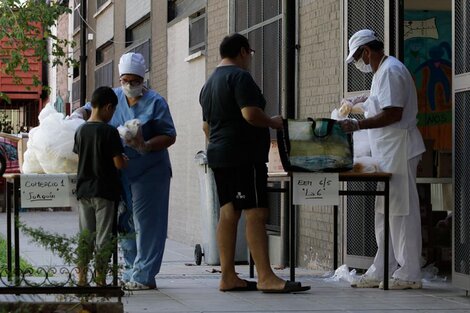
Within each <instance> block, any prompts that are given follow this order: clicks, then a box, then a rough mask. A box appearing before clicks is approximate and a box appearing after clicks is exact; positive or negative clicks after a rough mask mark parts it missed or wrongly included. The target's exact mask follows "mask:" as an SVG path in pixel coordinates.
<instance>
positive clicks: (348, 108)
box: [338, 99, 353, 117]
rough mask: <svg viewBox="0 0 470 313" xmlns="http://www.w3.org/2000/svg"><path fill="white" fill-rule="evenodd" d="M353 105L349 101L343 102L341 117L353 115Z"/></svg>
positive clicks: (339, 113) (339, 114)
mask: <svg viewBox="0 0 470 313" xmlns="http://www.w3.org/2000/svg"><path fill="white" fill-rule="evenodd" d="M352 107H353V104H352V102H351V101H350V100H348V99H343V100H341V107H340V108H339V110H338V116H339V117H347V116H348V115H349V113H351V110H352Z"/></svg>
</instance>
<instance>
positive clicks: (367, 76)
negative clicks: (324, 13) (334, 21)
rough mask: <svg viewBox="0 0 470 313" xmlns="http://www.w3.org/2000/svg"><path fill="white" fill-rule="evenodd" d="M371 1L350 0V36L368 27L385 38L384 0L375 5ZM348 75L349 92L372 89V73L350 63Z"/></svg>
mask: <svg viewBox="0 0 470 313" xmlns="http://www.w3.org/2000/svg"><path fill="white" fill-rule="evenodd" d="M370 2H371V1H369V0H349V1H348V13H347V14H348V38H351V36H352V35H353V34H354V33H355V32H357V31H358V30H361V29H365V28H367V29H372V30H374V31H375V32H376V35H377V37H378V38H379V40H384V18H385V13H384V1H374V2H375V4H374V5H371V4H370ZM346 44H347V43H346ZM348 52H349V51H348ZM347 77H348V82H347V84H348V92H354V91H362V90H369V89H370V85H371V83H372V73H362V72H360V71H359V70H357V69H356V68H355V67H354V65H353V64H352V63H350V64H348V66H347Z"/></svg>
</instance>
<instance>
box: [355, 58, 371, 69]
mask: <svg viewBox="0 0 470 313" xmlns="http://www.w3.org/2000/svg"><path fill="white" fill-rule="evenodd" d="M354 66H356V68H357V69H358V70H360V71H361V72H363V73H372V66H370V64H366V63H364V60H363V59H362V58H360V59H359V60H357V61H356V62H354Z"/></svg>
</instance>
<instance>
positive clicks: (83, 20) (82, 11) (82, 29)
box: [80, 0, 87, 106]
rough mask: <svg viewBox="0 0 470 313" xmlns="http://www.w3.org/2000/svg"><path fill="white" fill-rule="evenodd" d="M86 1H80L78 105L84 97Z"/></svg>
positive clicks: (81, 103)
mask: <svg viewBox="0 0 470 313" xmlns="http://www.w3.org/2000/svg"><path fill="white" fill-rule="evenodd" d="M86 2H87V0H81V1H80V15H81V20H80V106H84V105H85V99H86V41H87V34H86V33H87V25H86V16H87V13H86V11H87V10H86Z"/></svg>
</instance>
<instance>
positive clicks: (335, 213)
mask: <svg viewBox="0 0 470 313" xmlns="http://www.w3.org/2000/svg"><path fill="white" fill-rule="evenodd" d="M337 268H338V206H337V205H335V206H334V207H333V271H335V270H336V269H337Z"/></svg>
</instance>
